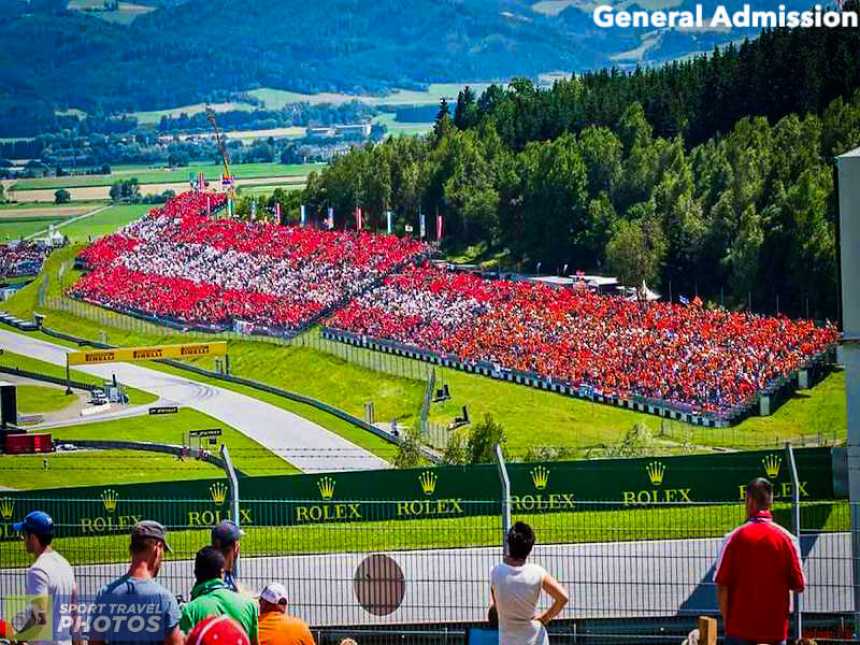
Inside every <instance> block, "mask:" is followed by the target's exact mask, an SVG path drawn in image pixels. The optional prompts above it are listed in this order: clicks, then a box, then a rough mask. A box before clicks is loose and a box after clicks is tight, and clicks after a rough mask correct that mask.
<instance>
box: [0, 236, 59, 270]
mask: <svg viewBox="0 0 860 645" xmlns="http://www.w3.org/2000/svg"><path fill="white" fill-rule="evenodd" d="M50 252H51V247H49V246H47V245H45V244H41V243H32V242H12V243H10V244H0V277H4V278H15V277H18V276H25V275H36V274H37V273H39V271H41V270H42V264H43V263H44V262H45V258H46V257H48V253H50Z"/></svg>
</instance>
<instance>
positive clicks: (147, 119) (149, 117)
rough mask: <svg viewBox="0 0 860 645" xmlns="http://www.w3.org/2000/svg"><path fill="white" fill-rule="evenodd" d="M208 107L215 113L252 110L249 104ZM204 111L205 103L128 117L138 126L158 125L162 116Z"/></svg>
mask: <svg viewBox="0 0 860 645" xmlns="http://www.w3.org/2000/svg"><path fill="white" fill-rule="evenodd" d="M209 107H211V108H212V109H213V110H215V112H231V111H233V110H243V111H247V112H250V111H251V110H253V109H254V106H253V105H250V104H249V103H235V102H232V101H229V102H225V103H210V104H209ZM205 110H206V104H205V103H195V104H194V105H183V106H181V107H176V108H170V109H167V110H152V111H147V112H132V114H131V115H130V116H133V117H136V118H137V122H138V123H139V124H140V125H158V122H159V121H161V117H162V116H168V117H173V118H175V117H178V116H179V115H181V114H183V113H185V114H188V115H191V114H197V113H198V112H203V111H205Z"/></svg>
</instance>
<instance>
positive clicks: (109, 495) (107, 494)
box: [101, 488, 119, 513]
mask: <svg viewBox="0 0 860 645" xmlns="http://www.w3.org/2000/svg"><path fill="white" fill-rule="evenodd" d="M101 498H102V504H104V507H105V510H106V511H107V512H108V513H113V512H114V511H115V510H116V505H117V502H118V501H119V494H118V493H117V492H116V491H115V490H113V489H110V488H107V489H105V490H103V491H102V495H101Z"/></svg>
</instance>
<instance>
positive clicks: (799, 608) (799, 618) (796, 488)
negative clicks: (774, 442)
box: [785, 441, 803, 640]
mask: <svg viewBox="0 0 860 645" xmlns="http://www.w3.org/2000/svg"><path fill="white" fill-rule="evenodd" d="M785 454H786V456H787V457H788V465H789V473H790V474H791V490H792V495H791V515H792V524H794V534H795V535H796V536H797V544H798V547H799V546H800V478H799V477H798V476H797V462H796V461H795V460H794V449H793V448H792V447H791V442H790V441H787V442H786V443H785ZM792 595H793V596H794V637H795V638H796V639H797V640H800V639H801V638H802V637H803V636H802V634H803V604H802V603H803V597H802V596H801V595H800V594H799V593H794V594H792Z"/></svg>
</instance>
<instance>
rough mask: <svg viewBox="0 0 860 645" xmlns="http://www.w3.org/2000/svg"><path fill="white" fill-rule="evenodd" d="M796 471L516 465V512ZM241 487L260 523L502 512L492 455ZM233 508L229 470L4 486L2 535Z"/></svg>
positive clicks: (768, 464) (187, 519) (735, 486)
mask: <svg viewBox="0 0 860 645" xmlns="http://www.w3.org/2000/svg"><path fill="white" fill-rule="evenodd" d="M795 457H796V461H797V470H798V476H799V480H800V486H799V489H800V490H799V492H800V498H801V500H802V501H817V500H831V499H834V497H835V495H834V483H833V457H832V454H831V449H830V448H808V449H799V450H796V451H795ZM789 470H790V469H789V465H788V463H787V458H786V453H785V451H782V450H775V451H768V452H744V453H731V454H723V455H701V456H685V457H660V458H648V459H618V460H590V461H568V462H544V463H531V464H516V463H515V464H509V465H508V472H509V475H510V479H511V502H512V510H513V513H514V514H515V515H517V514H535V513H558V512H575V511H577V510H585V509H588V510H595V509H597V508H601V509H602V508H605V509H609V510H623V509H631V508H644V507H648V506H654V505H656V504H677V505H685V504H690V505H693V504H696V503H703V502H723V503H726V502H730V503H738V502H740V501H741V500H742V499H743V497H744V487H745V485H746V484H747V483H748V482H749V481H750V480H751V479H753V478H754V477H760V476H761V477H767V478H768V479H770V480H771V482H773V485H774V493H775V497H776V498H777V500H780V501H790V500H791V497H792V495H793V492H794V491H793V486H792V484H791V477H790V473H789ZM239 487H240V506H239V513H240V517H239V521H240V523H242V524H245V525H257V526H289V525H299V524H315V523H327V522H368V521H376V520H410V519H426V518H437V517H438V518H441V517H463V516H469V515H493V514H498V513H499V511H500V500H501V495H500V485H499V479H498V473H497V471H496V467H495V465H492V464H487V465H480V466H447V467H440V468H426V469H410V470H393V469H392V470H383V471H373V472H368V471H364V472H337V473H330V474H323V475H278V476H261V477H241V478H240V479H239ZM590 502H597V503H599V504H591V503H590ZM607 502H609V503H608V504H607ZM230 508H231V506H230V500H229V493H228V487H227V484H226V480H224V479H221V478H219V479H207V480H197V481H187V482H186V481H183V482H155V483H150V484H128V485H117V486H99V487H92V486H91V487H85V488H59V489H52V490H41V491H20V492H11V491H10V492H8V493H5V492H4V493H2V494H0V535H2V537H3V539H10V538H14V537H15V535H14V533H13V532H12V530H11V523H12V522H13V521H18V520H20V519H21V518H22V517H24V515H26V514H27V513H28V512H29V511H32V510H36V509H40V510H44V511H47V512H48V513H50V514H51V515H52V516H53V518H54V521H55V523H57V524H59V525H60V526H61V527H62V529H61V530H62V532H63V533H64V534H73V535H98V534H103V533H110V532H117V531H120V532H126V531H128V530H129V527H130V526H131V525H132V524H134V523H135V522H137V521H139V520H141V519H154V520H158V521H160V522H162V523H164V524H165V525H168V526H170V527H172V528H173V529H177V528H188V529H195V528H199V529H203V528H206V527H209V526H212V525H213V524H215V523H217V522H218V521H219V520H221V519H224V518H227V517H230V516H231V512H230Z"/></svg>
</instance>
